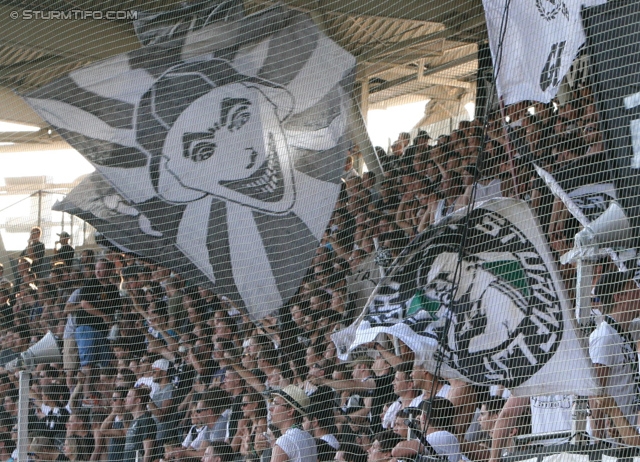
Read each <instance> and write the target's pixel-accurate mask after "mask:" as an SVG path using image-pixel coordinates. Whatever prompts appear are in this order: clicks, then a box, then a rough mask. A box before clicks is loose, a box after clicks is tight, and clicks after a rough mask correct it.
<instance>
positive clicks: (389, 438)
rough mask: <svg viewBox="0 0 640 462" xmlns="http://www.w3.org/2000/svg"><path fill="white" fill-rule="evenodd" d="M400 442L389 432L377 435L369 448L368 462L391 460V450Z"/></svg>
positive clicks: (398, 438) (397, 437)
mask: <svg viewBox="0 0 640 462" xmlns="http://www.w3.org/2000/svg"><path fill="white" fill-rule="evenodd" d="M401 441H402V440H401V439H400V437H399V436H398V435H396V434H395V433H393V432H392V431H391V430H386V431H383V432H380V433H378V434H377V435H376V436H375V437H374V439H373V443H372V444H371V447H370V448H369V455H368V457H367V461H368V462H383V461H388V460H389V459H391V456H392V451H393V449H394V448H395V447H396V446H397V445H398V444H400V442H401Z"/></svg>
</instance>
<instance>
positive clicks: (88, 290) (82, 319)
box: [76, 278, 121, 331]
mask: <svg viewBox="0 0 640 462" xmlns="http://www.w3.org/2000/svg"><path fill="white" fill-rule="evenodd" d="M79 300H80V301H83V300H86V301H88V302H89V303H91V304H92V305H93V307H94V308H95V309H97V310H100V312H102V313H104V314H105V315H113V314H114V313H115V312H116V310H117V309H119V308H120V304H121V300H120V293H119V292H118V288H117V287H116V286H115V285H113V284H106V285H102V284H100V281H98V280H97V279H95V278H94V279H91V280H89V281H88V282H87V284H86V285H85V286H84V287H83V288H82V289H80V297H79ZM76 325H78V326H91V327H93V328H94V329H96V330H105V331H106V330H107V326H106V325H105V323H104V321H103V320H102V318H100V317H98V316H94V315H92V314H89V313H87V312H86V311H85V310H83V309H82V308H81V309H79V310H78V311H77V313H76Z"/></svg>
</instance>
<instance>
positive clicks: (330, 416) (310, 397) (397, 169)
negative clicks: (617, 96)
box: [0, 92, 640, 462]
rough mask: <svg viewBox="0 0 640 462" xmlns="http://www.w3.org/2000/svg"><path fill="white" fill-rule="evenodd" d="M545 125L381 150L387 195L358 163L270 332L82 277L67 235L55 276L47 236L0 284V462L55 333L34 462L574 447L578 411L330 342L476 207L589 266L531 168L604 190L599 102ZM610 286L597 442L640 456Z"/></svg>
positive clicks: (490, 455) (544, 116) (469, 125)
mask: <svg viewBox="0 0 640 462" xmlns="http://www.w3.org/2000/svg"><path fill="white" fill-rule="evenodd" d="M575 101H578V102H575ZM528 107H530V106H529V105H527V104H524V103H523V104H518V105H515V106H513V107H510V108H507V111H508V113H507V115H508V125H507V127H508V129H503V124H502V123H501V121H502V119H501V117H500V116H499V115H498V114H493V115H492V116H491V117H490V118H489V121H488V125H487V127H486V129H485V127H483V126H482V123H481V122H480V121H478V120H473V121H470V122H460V123H459V126H458V128H457V129H456V130H455V131H453V132H452V133H451V134H450V135H448V136H441V137H439V138H438V139H437V140H432V139H431V138H430V137H429V135H428V134H427V133H426V132H424V131H420V132H419V133H418V134H417V136H416V137H415V138H414V139H413V140H411V139H410V138H411V137H410V135H409V134H408V133H402V134H400V136H399V139H398V140H397V141H396V142H394V143H393V145H392V146H391V148H390V150H389V152H385V151H384V150H383V149H381V148H377V151H378V152H377V153H378V157H379V159H380V161H381V165H382V168H383V176H382V177H376V175H375V174H373V173H372V172H365V173H364V174H362V176H361V175H360V174H359V173H358V172H357V171H356V170H355V169H354V167H353V166H354V162H356V163H357V162H358V160H359V159H358V152H357V147H355V148H353V149H352V150H351V151H350V153H349V156H348V158H347V161H346V165H345V171H344V178H343V180H344V184H343V188H342V190H341V192H340V195H339V199H338V202H337V205H336V208H335V211H334V213H333V216H332V219H331V223H330V226H329V227H328V229H327V231H326V233H325V236H324V237H323V240H322V243H321V246H320V247H319V248H318V249H317V251H316V254H315V256H314V258H313V262H312V265H311V267H310V269H309V272H308V274H307V275H306V276H305V277H304V279H303V281H302V283H301V285H300V288H299V291H298V293H297V295H296V296H295V297H293V299H292V300H290V301H289V303H288V304H287V305H286V306H285V307H283V308H282V309H281V310H280V311H279V312H277V313H273V314H272V315H270V316H268V317H266V318H265V319H264V320H262V322H260V323H254V322H252V320H251V319H250V318H249V317H248V316H247V315H245V314H244V313H242V312H241V311H240V310H238V309H237V308H236V307H235V306H234V305H233V303H231V302H230V300H229V299H228V298H226V297H225V296H224V294H220V293H215V291H214V290H213V287H211V286H209V285H191V284H189V283H188V281H184V280H182V278H181V277H180V275H178V274H174V273H173V272H172V271H171V270H170V269H169V268H165V267H162V266H161V265H158V264H156V263H154V262H152V261H149V260H147V259H144V258H140V257H137V256H135V255H130V254H123V253H119V252H116V251H113V250H105V251H104V252H103V255H100V256H98V255H95V254H94V253H93V252H92V251H91V250H84V251H82V253H81V254H80V255H79V256H78V257H79V258H78V259H77V260H75V259H73V258H71V257H72V256H73V252H74V251H73V248H71V250H70V249H69V248H70V245H69V236H68V235H67V234H66V233H62V234H61V236H60V237H61V239H60V244H61V246H60V248H57V246H56V249H55V254H54V256H53V261H54V263H53V264H52V265H51V269H50V270H49V269H48V267H47V270H46V271H45V269H44V268H45V266H46V265H44V263H43V261H44V255H45V249H44V246H43V245H40V244H41V243H40V231H39V229H37V228H34V229H33V231H32V233H31V236H30V239H29V244H28V246H27V248H26V249H25V251H24V252H23V254H22V256H21V257H20V259H19V260H18V265H17V272H18V274H17V277H16V279H15V280H13V281H9V280H7V279H6V278H4V277H3V276H2V274H0V277H2V279H1V280H0V320H1V326H0V329H1V330H0V345H1V347H0V349H1V351H0V366H2V367H3V369H2V370H1V372H0V390H1V392H2V393H1V395H2V403H1V404H2V410H1V411H0V453H1V458H2V460H3V461H11V460H13V459H14V458H15V455H16V438H17V433H16V429H17V426H16V422H17V420H16V419H17V412H18V407H17V405H18V388H17V374H16V373H15V371H13V370H12V369H11V364H12V363H11V362H12V360H15V359H16V358H17V357H18V356H19V355H20V353H22V352H24V351H26V350H27V349H28V348H30V347H31V346H33V345H34V344H36V343H37V342H38V341H39V340H40V339H41V338H42V337H43V336H44V335H45V334H46V332H47V331H51V332H52V333H53V334H54V335H55V336H56V337H57V338H58V339H60V341H61V344H62V345H63V361H62V362H61V363H59V364H57V363H53V364H40V365H38V366H37V368H36V370H35V371H34V374H33V376H32V380H31V385H30V401H29V424H28V425H29V458H30V460H34V461H37V460H50V461H53V460H60V461H62V460H74V461H76V460H77V461H110V462H116V461H122V462H134V461H136V462H138V461H139V462H153V461H173V460H187V461H196V460H201V461H203V462H232V461H240V460H243V461H247V462H258V461H260V462H267V461H269V460H271V461H273V462H286V461H291V462H313V461H316V460H319V461H327V460H337V461H341V462H365V461H369V462H386V461H391V460H393V461H394V462H397V461H401V460H409V459H410V460H414V459H416V457H418V458H424V460H427V459H429V458H431V457H441V458H443V459H448V460H449V461H450V462H458V461H459V460H461V459H464V460H472V461H492V462H495V461H497V460H499V459H500V457H501V456H502V454H503V451H505V450H509V449H510V448H511V447H512V446H513V445H514V444H515V442H514V438H515V437H516V436H517V435H522V434H531V433H534V434H536V433H549V432H563V431H567V430H570V429H571V407H572V405H573V401H574V397H572V396H540V397H531V398H522V397H519V398H514V397H513V396H510V394H509V390H504V389H501V388H500V387H495V386H494V387H486V388H483V387H477V386H471V385H469V384H467V383H464V382H461V381H456V380H450V381H446V380H443V379H442V378H440V377H437V376H434V375H433V374H431V373H430V372H428V371H427V370H425V368H424V365H423V364H422V363H420V362H419V361H416V360H415V357H414V354H413V352H411V351H410V350H409V349H408V348H407V347H406V346H405V345H403V344H402V343H401V342H400V343H398V342H395V344H394V342H393V339H391V338H388V339H385V338H383V337H384V336H381V337H380V338H379V339H378V341H376V342H374V343H372V344H369V345H366V347H365V348H362V350H361V351H360V352H359V353H357V354H354V355H353V356H352V357H351V358H350V360H349V361H346V362H345V361H340V360H339V359H338V358H337V354H336V345H335V344H334V343H333V342H332V339H331V334H332V333H334V332H336V331H338V330H341V329H343V328H345V327H347V326H349V325H351V324H352V323H353V321H354V320H355V319H356V318H357V316H358V315H359V314H360V312H361V311H362V309H363V307H364V302H365V296H364V294H367V293H368V292H369V291H370V290H371V288H372V287H373V285H375V282H376V280H377V274H378V266H380V265H382V266H384V264H385V262H387V261H388V260H389V259H390V258H393V257H394V256H396V255H397V254H398V252H399V251H400V250H401V249H402V248H403V247H404V246H406V245H407V244H408V243H409V242H410V240H411V239H413V238H414V237H415V236H416V235H417V234H419V233H420V232H422V231H423V230H425V229H426V228H427V227H428V226H430V225H432V224H434V223H437V222H438V221H439V220H441V219H442V218H443V217H444V216H446V215H448V214H450V213H452V212H454V211H455V210H459V209H461V208H464V207H467V206H468V205H469V204H470V203H471V202H472V201H474V200H475V201H478V200H483V199H487V198H491V197H501V196H502V197H517V198H520V199H523V200H525V201H527V202H528V203H529V204H530V205H531V207H532V209H533V210H534V211H535V212H536V214H537V215H538V217H539V219H540V222H541V224H542V226H543V228H544V231H545V233H547V235H548V236H549V241H550V244H551V247H552V249H553V250H554V251H555V252H557V253H558V255H559V254H561V253H563V252H564V251H566V250H567V249H568V248H569V247H570V246H572V238H573V235H574V232H575V230H576V229H577V225H576V224H575V223H573V222H572V218H571V217H570V215H569V214H568V213H567V212H566V210H564V208H563V207H562V205H561V203H559V202H558V201H555V200H554V199H553V196H552V195H551V194H550V193H549V191H548V190H546V187H545V186H544V184H543V183H542V182H540V181H539V179H538V176H537V175H536V173H535V170H534V169H533V163H534V162H536V163H537V164H539V165H541V166H543V167H545V168H546V169H547V170H548V171H550V172H552V173H553V174H554V175H556V176H558V177H562V176H563V175H575V174H576V172H578V171H579V169H580V168H581V166H590V167H589V168H590V169H591V170H590V172H591V173H593V172H595V174H600V173H602V174H604V173H603V171H604V170H603V169H600V170H598V165H600V160H601V157H602V156H601V154H602V151H603V148H602V139H601V137H600V135H599V132H598V124H597V112H596V111H595V109H594V103H593V101H592V100H591V97H590V95H589V94H588V93H587V92H585V93H584V94H581V95H580V98H576V99H575V100H574V102H569V103H566V104H564V105H561V106H559V107H557V109H556V108H554V106H553V105H551V104H550V105H542V104H535V105H533V107H534V110H535V112H534V113H532V112H530V111H528V110H527V109H528ZM483 146H484V153H483V155H482V161H481V162H479V158H480V157H481V150H482V147H483ZM598 172H600V173H598ZM474 180H477V187H476V188H475V189H474V188H473V183H474ZM572 271H573V270H572V269H569V270H567V274H566V279H565V282H566V283H567V285H568V287H569V288H571V281H572V280H573V277H574V276H573V274H572V273H571V272H572ZM610 282H612V284H610V285H609V287H610V288H611V290H609V292H607V293H604V292H602V293H601V294H600V299H601V301H602V302H603V306H604V305H607V306H609V308H608V309H609V311H608V316H609V317H607V321H605V324H606V325H605V326H604V327H603V325H602V324H601V325H600V326H598V328H597V329H595V330H594V333H593V334H592V335H591V345H590V354H591V357H592V360H593V363H594V365H595V367H596V368H597V370H598V376H599V377H600V378H601V379H602V381H603V382H602V383H603V386H604V387H605V388H606V390H607V393H606V394H604V395H603V396H602V397H600V398H598V399H591V401H590V405H591V417H590V426H591V429H590V432H591V435H592V437H593V438H594V440H595V439H599V440H604V441H607V442H608V443H607V444H621V443H622V444H629V445H636V444H638V442H637V441H636V440H637V439H638V438H639V436H638V434H637V431H636V427H635V426H636V414H637V401H636V398H637V397H638V395H637V391H636V388H635V387H636V382H635V378H636V377H637V375H638V372H639V371H638V363H637V357H636V352H635V350H636V347H635V344H632V343H630V341H627V337H628V336H627V335H626V334H627V332H628V331H629V329H630V328H629V325H630V322H631V321H632V319H633V318H635V314H637V313H635V312H634V313H630V311H632V310H631V309H630V308H629V307H628V306H627V305H625V302H624V300H623V299H621V298H620V297H622V296H624V293H625V292H624V290H622V289H625V290H628V292H627V293H629V294H631V295H629V296H628V300H634V299H640V297H639V296H638V295H639V294H638V292H637V291H638V289H637V288H635V286H633V287H632V286H631V285H628V284H629V281H627V280H622V281H613V280H612V281H610ZM613 283H615V284H613ZM614 288H616V289H615V290H614ZM621 294H623V295H621ZM607 297H609V298H613V303H608V304H607V303H605V302H606V299H607ZM603 309H604V308H603ZM607 322H608V324H607ZM620 339H623V340H620ZM629 349H630V350H629ZM634 358H635V359H634ZM633 367H635V370H634V369H633ZM561 438H562V437H561V436H559V434H556V435H555V436H550V437H548V438H546V439H544V438H543V439H538V440H537V441H536V443H535V444H547V443H549V442H557V441H558V439H561ZM564 438H566V437H564Z"/></svg>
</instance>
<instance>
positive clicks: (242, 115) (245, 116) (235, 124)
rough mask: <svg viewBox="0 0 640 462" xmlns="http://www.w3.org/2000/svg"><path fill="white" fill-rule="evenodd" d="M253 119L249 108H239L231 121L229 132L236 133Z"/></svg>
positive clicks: (243, 106)
mask: <svg viewBox="0 0 640 462" xmlns="http://www.w3.org/2000/svg"><path fill="white" fill-rule="evenodd" d="M250 118H251V112H250V111H249V107H248V106H245V105H242V106H238V108H237V109H236V110H235V111H234V112H233V114H232V115H231V120H230V121H229V125H228V128H229V131H230V132H235V131H238V130H240V129H241V128H242V127H243V126H244V125H245V124H246V123H247V122H249V119H250Z"/></svg>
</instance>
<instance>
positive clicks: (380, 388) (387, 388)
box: [369, 373, 395, 433]
mask: <svg viewBox="0 0 640 462" xmlns="http://www.w3.org/2000/svg"><path fill="white" fill-rule="evenodd" d="M394 377H395V374H393V373H391V374H387V375H381V376H380V377H375V378H372V379H369V380H375V382H376V388H375V389H373V390H370V391H369V396H371V397H372V398H373V399H372V400H371V416H372V418H371V429H372V430H373V432H374V433H379V432H380V431H382V422H381V421H380V414H381V413H382V408H383V407H384V405H385V403H387V402H389V401H390V400H392V399H393V398H394V397H395V394H394V393H393V379H394Z"/></svg>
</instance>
